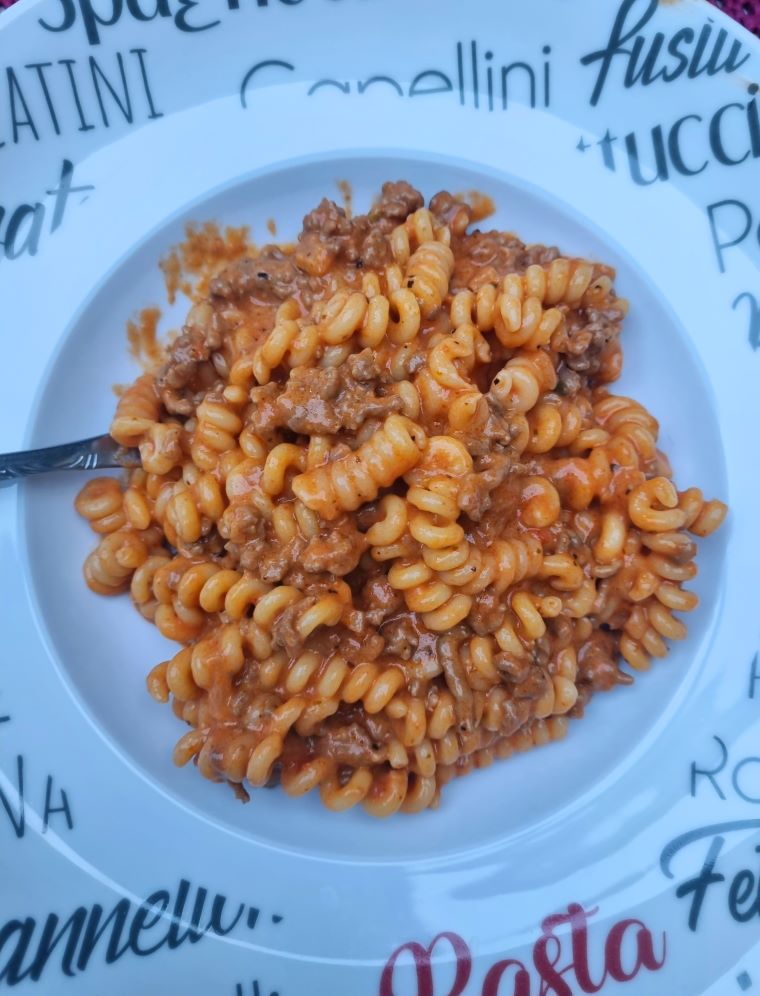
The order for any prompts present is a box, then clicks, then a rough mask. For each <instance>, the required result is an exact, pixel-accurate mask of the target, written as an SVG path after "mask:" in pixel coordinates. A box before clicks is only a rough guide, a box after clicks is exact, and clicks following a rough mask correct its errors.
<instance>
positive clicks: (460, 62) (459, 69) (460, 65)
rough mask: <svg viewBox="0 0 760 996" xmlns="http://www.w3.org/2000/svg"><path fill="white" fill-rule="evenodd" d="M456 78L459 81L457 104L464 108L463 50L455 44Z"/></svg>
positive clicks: (460, 44) (459, 43)
mask: <svg viewBox="0 0 760 996" xmlns="http://www.w3.org/2000/svg"><path fill="white" fill-rule="evenodd" d="M457 78H458V80H459V103H460V104H461V105H462V107H464V50H463V48H462V43H461V42H457Z"/></svg>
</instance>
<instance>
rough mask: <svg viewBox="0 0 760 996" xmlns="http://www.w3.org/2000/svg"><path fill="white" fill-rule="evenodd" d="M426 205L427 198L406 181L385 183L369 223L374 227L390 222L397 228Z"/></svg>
mask: <svg viewBox="0 0 760 996" xmlns="http://www.w3.org/2000/svg"><path fill="white" fill-rule="evenodd" d="M424 203H425V198H424V197H423V196H422V194H421V193H420V192H419V190H415V189H414V187H413V186H412V185H411V184H409V183H407V182H406V181H405V180H399V181H396V182H395V183H393V182H390V183H384V184H383V187H382V192H381V194H380V199H379V200H378V201H377V203H376V204H375V205H374V206H373V208H372V210H371V211H370V212H369V221H370V222H371V223H372V224H373V225H379V224H381V223H382V222H384V221H385V222H388V221H390V222H392V223H393V227H394V228H395V227H396V225H400V224H401V222H402V221H404V219H405V218H406V217H407V215H410V214H411V213H412V212H413V211H417V210H419V208H421V207H422V206H423V205H424Z"/></svg>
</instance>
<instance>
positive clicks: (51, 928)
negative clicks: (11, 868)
mask: <svg viewBox="0 0 760 996" xmlns="http://www.w3.org/2000/svg"><path fill="white" fill-rule="evenodd" d="M86 920H87V910H86V909H85V908H84V906H79V907H78V908H77V909H75V910H74V912H73V913H72V914H71V916H70V917H69V918H68V920H67V921H66V922H65V923H64V925H63V926H62V927H61V929H60V930H58V932H57V933H56V929H57V927H58V924H59V922H60V921H59V919H58V917H57V916H56V915H55V913H50V914H49V916H48V918H47V920H46V921H45V926H44V928H43V930H42V937H41V938H40V943H39V944H38V945H37V953H36V955H35V957H34V961H33V962H32V964H31V966H30V967H29V970H28V971H27V972H25V973H24V974H25V975H29V976H30V977H31V978H32V979H33V980H34V981H35V982H37V981H38V980H39V978H40V976H41V975H42V973H43V971H44V969H45V966H46V965H47V963H48V961H49V960H50V956H51V955H52V953H53V951H55V949H56V947H57V946H58V944H59V942H60V941H61V940H63V938H64V937H65V938H66V947H65V948H64V951H63V957H62V958H61V971H62V972H63V974H64V975H68V976H72V975H74V970H73V968H72V967H71V963H72V962H73V960H74V955H75V954H76V949H77V945H78V944H79V938H80V936H81V933H82V928H83V927H84V924H85V921H86Z"/></svg>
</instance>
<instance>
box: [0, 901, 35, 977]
mask: <svg viewBox="0 0 760 996" xmlns="http://www.w3.org/2000/svg"><path fill="white" fill-rule="evenodd" d="M36 926H37V924H36V923H35V921H34V920H33V919H32V918H31V917H30V916H28V917H27V918H26V919H25V920H9V921H8V922H7V923H6V924H4V925H3V928H2V930H0V955H3V956H4V955H5V948H6V946H7V945H8V942H9V941H12V940H13V939H14V935H18V936H17V937H16V939H15V947H14V948H13V949H12V950H11V952H10V955H9V957H8V960H7V961H6V962H5V964H4V965H3V967H2V969H1V970H0V982H2V980H3V979H6V980H7V982H8V985H9V986H15V985H18V983H19V982H21V980H22V979H23V978H24V976H25V975H26V974H27V973H26V972H23V973H22V971H21V968H22V966H23V964H24V958H25V957H26V952H27V949H28V947H29V945H30V943H31V940H32V936H33V934H34V928H35V927H36Z"/></svg>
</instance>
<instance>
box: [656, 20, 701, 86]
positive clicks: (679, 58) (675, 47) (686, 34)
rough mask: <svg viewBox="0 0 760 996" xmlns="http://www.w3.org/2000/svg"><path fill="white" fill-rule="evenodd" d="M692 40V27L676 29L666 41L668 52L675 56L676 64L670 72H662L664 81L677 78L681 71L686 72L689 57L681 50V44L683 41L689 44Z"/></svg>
mask: <svg viewBox="0 0 760 996" xmlns="http://www.w3.org/2000/svg"><path fill="white" fill-rule="evenodd" d="M693 41H694V31H693V30H692V28H681V30H680V31H676V33H675V34H674V35H673V37H672V38H671V39H670V41H669V42H668V54H669V55H672V56H675V59H676V64H675V66H674V67H673V68H672V69H671V70H670V72H664V73H663V75H662V78H663V79H664V80H665V82H666V83H672V82H673V80H675V79H678V77H679V76H680V75H681V73H684V72H686V68H687V66H688V65H689V57H688V55H685V54H684V53H683V52H682V51H681V45H682V43H683V42H686V44H687V45H691V43H692V42H693Z"/></svg>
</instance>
